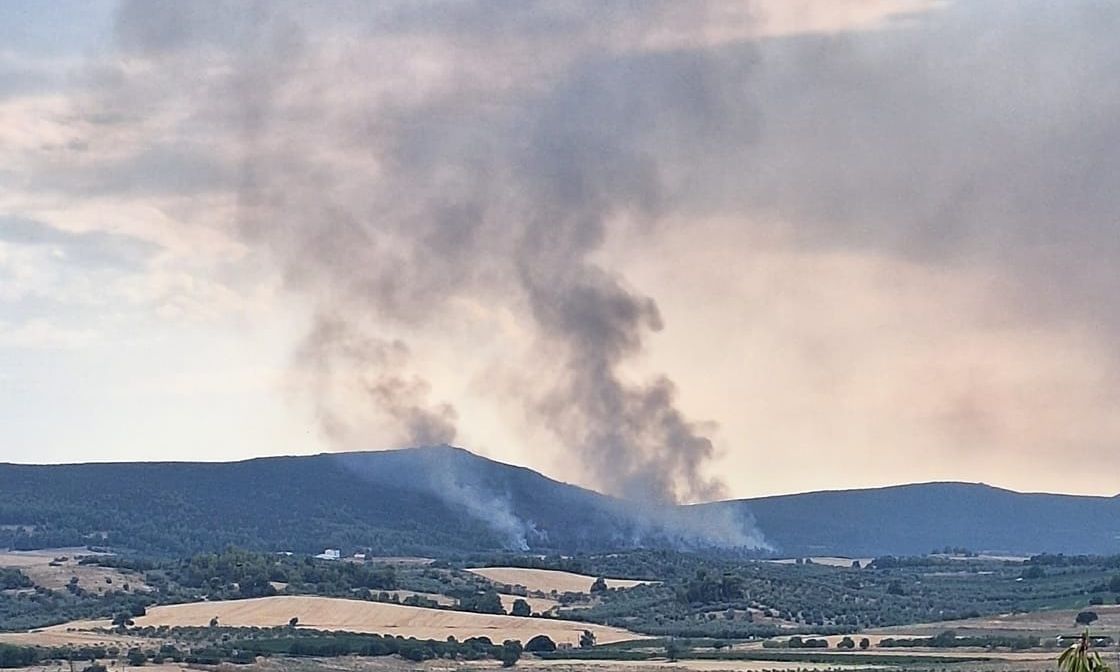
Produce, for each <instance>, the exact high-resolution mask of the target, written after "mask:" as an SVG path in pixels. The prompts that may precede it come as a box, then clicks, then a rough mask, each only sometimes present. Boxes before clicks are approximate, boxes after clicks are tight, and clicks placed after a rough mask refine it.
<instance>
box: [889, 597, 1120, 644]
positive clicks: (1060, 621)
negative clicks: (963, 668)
mask: <svg viewBox="0 0 1120 672" xmlns="http://www.w3.org/2000/svg"><path fill="white" fill-rule="evenodd" d="M1084 609H1085V610H1088V611H1093V612H1095V613H1096V614H1097V615H1098V616H1099V617H1100V620H1098V621H1096V622H1095V623H1093V626H1092V629H1093V631H1094V632H1100V633H1103V634H1111V633H1115V632H1116V631H1117V630H1120V605H1115V604H1108V605H1097V606H1092V607H1085V608H1084ZM1079 611H1082V609H1055V610H1053V611H1035V612H1031V613H1027V614H1004V615H1000V616H983V617H980V618H968V619H964V620H960V621H942V622H938V623H921V624H917V625H904V626H897V627H893V628H878V629H876V630H874V631H873V632H875V633H877V634H879V635H883V636H888V637H905V636H911V637H928V636H931V635H936V634H937V633H939V632H942V631H944V630H956V631H957V633H958V634H960V635H969V634H993V635H999V634H1008V635H1013V634H1032V635H1038V636H1040V637H1052V636H1056V635H1059V634H1064V635H1076V634H1078V633H1080V632H1081V630H1082V629H1083V627H1082V626H1079V625H1077V624H1075V623H1074V618H1075V617H1076V616H1077V613H1078V612H1079Z"/></svg>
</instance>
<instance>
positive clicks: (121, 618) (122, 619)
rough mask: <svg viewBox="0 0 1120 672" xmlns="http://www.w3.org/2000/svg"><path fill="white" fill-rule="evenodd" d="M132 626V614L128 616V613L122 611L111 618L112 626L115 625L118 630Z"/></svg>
mask: <svg viewBox="0 0 1120 672" xmlns="http://www.w3.org/2000/svg"><path fill="white" fill-rule="evenodd" d="M132 624H133V620H132V614H130V613H128V612H125V611H122V612H120V613H119V614H116V615H115V616H113V625H115V626H116V627H118V628H127V627H128V626H130V625H132Z"/></svg>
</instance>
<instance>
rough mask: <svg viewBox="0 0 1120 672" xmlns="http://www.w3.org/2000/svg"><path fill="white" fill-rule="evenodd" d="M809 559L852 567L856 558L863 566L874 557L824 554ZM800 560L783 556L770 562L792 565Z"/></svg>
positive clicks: (814, 562) (830, 565)
mask: <svg viewBox="0 0 1120 672" xmlns="http://www.w3.org/2000/svg"><path fill="white" fill-rule="evenodd" d="M809 559H810V560H812V561H813V564H815V565H825V566H827V567H851V566H852V562H853V561H855V560H859V564H860V566H861V567H866V566H867V565H868V564H870V563H871V561H872V560H874V558H841V557H839V556H835V555H822V556H817V557H812V558H809ZM798 560H800V558H782V559H781V560H770V561H769V562H772V563H774V564H776V565H792V564H796V563H797V561H798Z"/></svg>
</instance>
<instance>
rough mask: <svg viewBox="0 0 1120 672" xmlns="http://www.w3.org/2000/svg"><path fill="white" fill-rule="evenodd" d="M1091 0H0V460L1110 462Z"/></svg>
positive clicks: (596, 469) (1107, 24) (888, 467)
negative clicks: (433, 450) (472, 456)
mask: <svg viewBox="0 0 1120 672" xmlns="http://www.w3.org/2000/svg"><path fill="white" fill-rule="evenodd" d="M1118 29H1120V5H1117V4H1115V3H1112V2H1104V1H1101V2H1088V1H1086V2H1082V1H1077V0H1075V1H1071V2H1063V3H1052V2H1043V1H1041V0H1024V1H1019V0H1015V1H1010V0H1008V1H1005V2H1001V1H996V0H993V1H991V2H951V1H932V0H930V1H924V0H759V1H756V2H732V1H730V0H728V1H725V2H716V1H706V0H696V1H695V2H689V3H680V2H663V1H661V0H645V1H641V2H638V1H623V0H617V1H612V2H600V1H598V0H596V1H587V2H581V1H576V0H560V1H558V2H557V1H553V2H532V1H527V2H500V1H496V0H420V1H414V0H410V1H408V2H395V1H392V0H387V1H385V2H379V3H365V2H349V1H346V0H335V1H333V2H330V3H323V4H314V3H302V2H273V1H268V2H264V1H260V2H256V1H252V0H248V1H238V2H222V1H219V0H215V1H214V2H208V3H181V2H164V1H162V0H154V1H135V2H106V1H104V0H90V1H83V2H76V1H75V2H52V3H41V2H35V1H30V0H9V1H8V2H4V3H0V428H2V431H0V461H9V462H22V463H57V462H85V461H124V460H235V459H243V458H249V457H256V456H264V455H277V454H310V453H319V452H333V451H344V450H380V449H390V448H399V447H406V446H412V445H429V444H436V443H452V444H455V445H459V446H463V447H465V448H468V449H470V450H472V451H474V452H477V453H479V454H482V455H486V456H489V457H492V458H495V459H499V460H502V461H506V462H512V463H516V464H521V465H525V466H528V467H531V468H534V469H537V470H540V471H542V472H544V473H546V474H548V475H551V476H553V477H555V478H559V479H562V480H565V481H569V482H574V483H578V484H580V485H584V486H587V487H592V488H596V489H599V490H602V491H606V492H610V493H612V494H617V495H620V496H625V497H632V498H638V499H649V500H657V501H664V500H671V501H681V502H692V501H703V500H711V499H718V498H725V497H750V496H761V495H769V494H777V493H788V492H800V491H808V490H819V489H838V488H852V487H868V486H878V485H887V484H896V483H906V482H926V481H937V480H963V481H971V482H985V483H990V484H993V485H998V486H1002V487H1008V488H1013V489H1017V490H1026V491H1050V492H1070V493H1084V494H1098V495H1109V496H1111V495H1114V494H1117V493H1118V492H1120V477H1118V474H1120V413H1117V410H1118V408H1120V368H1118V365H1120V347H1118V346H1117V344H1118V343H1120V300H1118V299H1117V296H1120V272H1118V269H1117V260H1118V259H1120V189H1118V188H1117V187H1118V185H1120V152H1117V151H1116V148H1117V146H1118V143H1120V79H1118V78H1117V77H1116V76H1115V73H1116V72H1117V71H1120V50H1117V49H1116V48H1115V35H1116V34H1117V31H1118Z"/></svg>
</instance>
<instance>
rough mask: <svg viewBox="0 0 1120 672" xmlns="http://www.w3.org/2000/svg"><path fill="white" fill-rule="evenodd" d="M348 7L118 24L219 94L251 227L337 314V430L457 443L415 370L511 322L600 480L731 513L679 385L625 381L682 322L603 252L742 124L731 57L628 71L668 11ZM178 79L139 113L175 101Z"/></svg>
mask: <svg viewBox="0 0 1120 672" xmlns="http://www.w3.org/2000/svg"><path fill="white" fill-rule="evenodd" d="M527 5H531V6H527ZM341 7H343V8H344V11H342V12H340V15H339V16H338V17H324V16H322V15H316V14H314V13H312V12H309V11H308V10H306V8H302V7H300V6H294V5H282V4H275V3H254V4H251V5H249V6H246V5H242V4H235V5H232V6H227V5H223V6H222V10H221V11H219V12H216V13H211V12H210V11H209V8H208V9H207V10H206V16H202V13H203V12H202V10H200V9H198V8H195V7H192V6H189V5H182V4H177V3H150V2H128V3H125V5H124V6H123V8H122V11H121V14H120V16H119V19H118V34H119V36H120V38H121V45H122V49H124V50H125V51H126V52H127V53H128V54H129V55H130V56H132V57H134V58H138V59H140V60H142V61H143V62H145V63H146V64H148V65H152V64H154V65H158V68H155V69H158V70H159V71H160V72H161V73H164V74H165V75H166V74H167V73H177V74H178V75H180V76H181V77H183V78H184V79H186V80H187V81H184V82H178V83H179V84H182V85H183V86H185V87H187V88H195V89H197V88H201V91H200V92H199V95H197V96H193V95H192V96H191V97H190V102H191V110H192V111H191V112H190V115H191V116H193V117H196V118H198V119H200V120H203V121H204V122H205V123H206V124H218V126H217V128H218V129H219V130H218V131H217V132H218V133H219V134H222V133H226V134H228V135H229V136H230V137H233V138H235V139H236V141H237V144H236V145H235V151H234V157H231V158H233V159H234V161H235V162H236V164H237V165H238V166H239V172H240V174H241V176H242V177H241V180H240V185H239V187H238V191H237V203H238V208H237V219H238V232H239V234H240V235H241V236H242V239H243V240H244V241H246V242H247V243H248V244H250V245H251V246H252V247H253V248H254V249H258V250H265V251H267V253H268V254H269V255H270V256H271V257H272V258H274V259H275V260H276V261H277V262H278V263H279V264H280V266H281V268H282V269H283V272H284V275H285V279H286V281H287V283H288V285H289V286H291V287H292V288H294V289H296V290H298V291H299V292H301V293H303V294H304V295H305V296H309V297H312V299H313V301H314V302H315V304H316V316H317V317H316V318H315V323H314V324H313V326H312V327H311V329H310V331H309V333H308V334H307V337H306V338H305V340H304V341H303V344H302V345H301V347H300V348H299V350H298V352H297V354H296V369H297V371H298V372H299V374H300V376H302V377H301V378H300V379H301V380H303V381H306V383H307V387H308V389H309V390H310V391H311V393H312V395H313V397H314V400H313V401H314V403H315V405H316V407H317V409H318V411H319V415H320V417H321V419H322V421H323V427H324V429H325V431H326V433H327V435H328V436H330V437H331V438H332V439H333V440H335V441H336V442H337V443H338V445H340V446H342V447H346V448H351V447H360V443H361V441H362V440H367V441H368V440H369V439H370V438H371V436H370V434H371V433H372V432H371V429H370V428H371V427H375V426H378V425H377V424H376V423H374V424H368V423H366V422H365V420H370V421H377V422H380V423H381V426H383V425H384V423H385V422H386V421H387V422H388V423H389V424H390V425H391V426H393V427H395V428H396V431H397V432H398V433H399V437H398V440H399V441H407V442H411V443H413V444H431V443H441V442H449V441H451V440H452V439H453V438H454V437H455V435H456V429H455V420H456V415H457V414H456V410H455V409H454V408H453V407H452V406H451V405H450V404H448V403H446V402H444V401H442V400H440V399H438V394H435V393H434V392H433V391H432V389H431V386H430V385H429V383H428V382H427V381H425V380H424V379H423V377H422V376H421V375H420V373H418V372H417V371H416V370H414V369H413V368H411V361H410V355H411V354H412V352H411V351H412V350H413V346H412V344H411V343H410V342H409V334H411V333H416V332H418V331H419V332H431V331H433V330H440V329H455V328H456V325H455V322H456V320H458V319H463V317H462V312H461V309H462V308H463V306H464V305H465V304H470V305H472V306H475V307H477V306H480V305H481V306H484V307H489V306H497V307H499V308H500V310H502V311H504V312H505V313H506V314H509V315H512V316H513V319H514V320H515V321H516V323H517V325H518V328H519V329H520V330H522V331H523V332H524V333H525V334H527V338H528V339H529V340H530V341H531V346H530V348H529V351H530V352H531V354H530V355H529V356H528V357H527V358H526V359H525V360H524V361H519V362H518V366H522V367H528V370H529V371H530V372H531V373H532V375H531V376H530V377H531V378H532V379H533V383H532V385H530V386H528V387H522V388H520V389H517V390H516V391H514V392H513V393H511V394H510V397H511V398H516V399H518V403H519V404H520V405H521V406H522V410H523V411H524V412H525V413H526V414H527V416H528V417H529V418H531V419H534V420H535V421H537V422H538V423H539V424H540V425H542V426H544V427H546V428H548V429H549V430H550V431H552V432H553V433H554V434H555V435H556V437H557V438H558V439H559V441H560V443H562V444H563V445H564V446H566V447H569V448H570V449H571V450H573V451H575V452H576V454H577V455H578V458H577V459H578V461H579V463H581V464H583V465H584V468H585V473H586V476H587V478H588V479H590V480H592V481H593V482H594V483H595V485H597V486H599V487H601V488H604V489H606V490H607V491H609V492H612V493H614V494H619V495H623V496H625V497H629V498H638V499H642V500H648V501H660V502H675V501H680V500H689V501H692V500H704V499H711V498H715V497H719V496H721V495H722V494H723V492H724V491H723V486H722V484H721V483H720V482H719V481H718V480H715V479H713V478H711V477H710V476H708V475H707V474H706V473H705V470H704V468H705V465H706V464H707V462H708V460H709V459H710V458H711V457H712V455H713V451H714V449H713V445H712V443H711V441H710V440H709V438H708V437H707V436H706V433H705V431H704V425H702V424H699V423H696V422H694V421H692V420H690V419H689V418H687V417H686V416H685V415H684V414H683V413H682V412H681V411H680V410H679V408H678V407H677V405H676V400H675V396H676V390H675V386H674V384H673V383H672V381H671V380H670V379H669V378H668V377H666V376H663V375H660V376H655V377H654V378H653V379H652V380H650V381H641V380H638V381H634V380H630V379H629V378H628V377H626V376H625V375H624V373H623V367H624V366H625V365H626V364H627V363H628V362H629V361H630V360H632V359H633V358H634V357H635V356H637V355H639V354H640V353H641V352H642V350H643V341H644V339H645V338H646V336H647V335H648V334H650V333H651V332H655V331H658V330H660V329H661V328H662V320H661V317H660V314H659V312H658V309H657V305H656V303H655V301H654V299H653V298H651V297H649V296H646V295H644V294H643V293H642V292H641V291H640V290H637V289H635V288H633V287H630V286H628V285H627V283H626V282H625V280H624V279H623V278H622V277H620V276H619V275H617V274H616V273H615V272H612V271H611V270H609V269H607V268H605V267H604V266H602V265H601V264H600V263H599V262H597V261H596V259H595V254H596V252H597V251H599V250H600V248H601V246H602V244H603V242H604V240H605V239H606V238H607V236H608V233H609V228H610V227H611V226H616V225H620V224H619V223H620V222H637V226H640V227H645V228H650V227H653V226H655V225H656V222H657V220H658V217H659V214H660V209H661V205H662V202H663V200H664V197H665V193H666V184H665V179H666V176H665V175H664V174H663V173H664V170H665V166H664V165H663V164H664V163H665V160H666V158H668V157H667V155H666V152H668V153H677V154H679V153H680V147H681V146H682V145H683V144H684V143H687V142H688V141H690V140H692V139H696V138H695V136H696V135H697V134H698V133H701V132H704V133H706V132H709V131H710V130H711V127H709V126H708V124H709V123H710V122H714V124H715V126H718V125H719V124H720V123H722V122H721V121H720V119H718V118H711V119H709V118H703V119H699V120H698V119H694V118H692V117H693V116H694V115H695V114H696V113H700V114H701V115H703V114H704V113H705V108H706V107H708V106H709V105H710V103H712V102H713V101H712V100H711V98H712V96H713V95H714V94H715V87H714V84H715V82H713V81H711V80H712V75H713V66H715V65H717V64H714V63H709V62H707V61H706V59H705V58H704V57H699V58H692V59H685V60H683V61H680V62H678V61H677V60H676V59H672V60H670V61H667V62H665V63H656V62H654V61H648V60H646V59H645V57H644V56H642V55H641V50H638V51H637V56H636V59H635V60H634V62H633V63H624V64H623V66H622V68H621V69H620V68H619V67H618V66H617V65H616V64H615V63H614V61H613V60H611V59H609V58H607V56H608V55H610V54H611V53H612V52H613V51H614V50H616V49H618V48H619V47H620V46H621V47H622V48H624V49H627V48H631V47H633V46H634V45H638V44H640V43H642V41H643V40H645V39H646V38H647V37H648V34H649V33H650V31H652V30H653V29H655V28H657V27H658V24H659V21H658V20H657V19H658V17H659V16H660V15H661V14H662V13H664V12H666V11H667V10H668V7H669V5H668V4H664V3H660V2H652V3H645V4H642V5H634V6H627V8H626V9H625V10H623V9H622V8H620V7H615V8H612V7H609V6H603V5H601V4H599V3H590V2H587V3H584V2H568V3H527V4H519V5H518V7H517V8H516V9H514V8H513V7H511V6H509V5H506V4H502V3H488V2H468V3H446V4H440V3H436V4H435V5H433V6H431V7H428V10H429V11H418V10H417V8H416V6H415V5H413V4H410V3H403V4H394V3H386V4H383V5H379V8H377V9H373V8H370V7H368V6H366V5H362V4H354V5H351V4H344V5H341ZM215 16H219V17H222V19H221V20H219V19H215V18H214V17H215ZM340 17H342V18H340ZM348 22H353V23H348ZM544 26H548V31H545V30H544V29H543V27H544ZM429 38H436V39H429ZM199 54H203V55H205V56H207V57H210V58H212V59H213V62H212V67H211V68H209V70H208V69H207V68H205V67H204V68H199V69H193V68H192V65H191V63H192V57H197V56H198V55H199ZM653 58H655V59H656V56H654V57H653ZM740 65H741V64H734V63H733V64H731V70H730V71H729V72H728V73H726V74H730V75H732V76H740V75H741V74H742V73H743V72H745V69H743V68H740V67H739V66H740ZM208 72H211V73H215V74H208ZM155 86H156V84H155V83H154V82H144V85H142V86H140V87H133V89H132V91H131V94H132V95H131V97H133V98H138V97H140V96H142V95H149V94H155V95H159V96H168V95H174V94H171V93H170V92H171V89H172V87H171V86H170V85H165V86H164V87H160V88H152V87H155ZM128 89H129V87H128V86H127V85H126V86H125V87H124V91H123V92H122V91H121V90H118V91H117V92H116V94H117V95H118V96H120V95H121V94H122V93H126V94H127V93H128ZM146 100H147V103H148V104H151V102H152V101H151V99H146ZM701 122H702V123H703V125H704V128H703V129H701V126H700V125H698V124H700V123H701ZM674 158H676V159H678V165H676V166H675V168H674V170H676V171H677V172H679V171H680V170H681V168H682V166H681V165H680V162H679V159H680V157H679V156H676V157H674Z"/></svg>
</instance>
